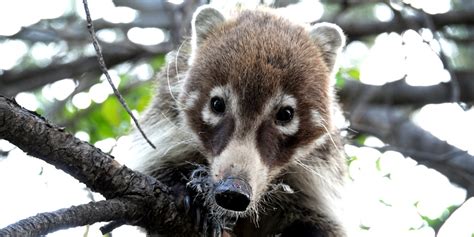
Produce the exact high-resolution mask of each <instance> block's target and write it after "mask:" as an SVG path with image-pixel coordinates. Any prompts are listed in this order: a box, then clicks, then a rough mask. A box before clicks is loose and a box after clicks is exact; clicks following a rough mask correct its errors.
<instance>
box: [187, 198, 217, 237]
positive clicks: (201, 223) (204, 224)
mask: <svg viewBox="0 0 474 237" xmlns="http://www.w3.org/2000/svg"><path fill="white" fill-rule="evenodd" d="M192 193H193V191H190V192H189V193H188V194H187V195H185V197H184V198H183V206H184V210H185V213H186V215H188V217H189V218H190V219H191V222H192V224H193V226H194V230H195V231H196V232H199V233H202V236H217V237H220V236H221V235H222V231H223V228H224V227H223V225H222V224H221V223H222V222H221V221H219V220H218V219H217V218H216V217H214V216H213V215H212V214H211V212H210V211H209V208H208V207H207V206H206V205H205V204H204V203H205V202H204V200H203V199H202V196H195V195H192Z"/></svg>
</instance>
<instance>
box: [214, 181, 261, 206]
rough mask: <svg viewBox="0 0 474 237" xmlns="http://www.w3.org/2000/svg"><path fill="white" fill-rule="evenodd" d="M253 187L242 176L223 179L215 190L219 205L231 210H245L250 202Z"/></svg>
mask: <svg viewBox="0 0 474 237" xmlns="http://www.w3.org/2000/svg"><path fill="white" fill-rule="evenodd" d="M251 196H252V188H251V187H250V185H249V183H248V182H247V181H245V180H243V179H241V178H236V177H228V178H225V179H223V180H222V181H221V182H219V184H218V185H217V186H216V188H215V190H214V198H215V200H216V203H217V205H219V206H221V207H222V208H225V209H228V210H231V211H245V210H246V209H247V207H248V206H249V204H250V199H251Z"/></svg>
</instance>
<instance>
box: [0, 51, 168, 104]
mask: <svg viewBox="0 0 474 237" xmlns="http://www.w3.org/2000/svg"><path fill="white" fill-rule="evenodd" d="M172 48H173V45H172V44H171V43H169V42H165V43H162V44H160V45H157V46H156V47H153V48H144V47H141V48H138V47H136V48H127V47H124V46H122V47H119V46H118V45H107V46H106V47H104V60H105V62H106V63H107V65H109V66H110V67H112V66H114V65H117V64H119V63H122V62H125V61H129V60H132V59H135V58H139V57H142V58H143V57H147V56H150V55H155V54H159V53H166V52H169V51H171V50H172ZM84 72H97V73H98V72H100V70H99V66H98V65H97V58H96V57H95V56H90V57H86V58H80V59H77V60H76V61H73V62H70V63H65V64H56V65H50V66H48V67H45V68H38V69H30V70H25V71H22V72H19V73H14V72H8V71H7V72H5V73H4V74H3V75H1V76H0V95H4V96H14V95H15V94H17V93H19V92H22V91H29V90H34V89H38V88H40V87H42V86H44V85H46V84H48V83H52V82H55V81H58V80H61V79H64V78H74V77H78V76H79V75H81V74H83V73H84Z"/></svg>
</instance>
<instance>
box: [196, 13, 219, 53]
mask: <svg viewBox="0 0 474 237" xmlns="http://www.w3.org/2000/svg"><path fill="white" fill-rule="evenodd" d="M224 21H225V18H224V16H223V15H222V13H220V12H219V11H218V10H216V9H214V8H212V7H209V6H203V7H200V8H198V9H197V10H196V12H195V13H194V16H193V20H192V22H191V25H192V32H193V33H192V54H194V53H195V51H196V50H197V48H198V47H199V45H200V44H201V43H202V42H203V41H204V40H205V39H206V38H207V37H208V35H209V33H210V32H212V30H213V29H215V28H216V27H217V26H218V25H220V24H222V23H223V22H224Z"/></svg>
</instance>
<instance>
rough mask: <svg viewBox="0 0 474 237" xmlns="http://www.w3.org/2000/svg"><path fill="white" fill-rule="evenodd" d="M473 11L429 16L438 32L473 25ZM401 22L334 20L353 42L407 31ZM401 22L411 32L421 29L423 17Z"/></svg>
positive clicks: (398, 20)
mask: <svg viewBox="0 0 474 237" xmlns="http://www.w3.org/2000/svg"><path fill="white" fill-rule="evenodd" d="M473 15H474V9H465V10H457V11H449V12H447V13H442V14H435V15H431V17H432V20H433V24H434V28H435V29H437V30H439V29H441V28H442V27H444V26H447V25H458V24H463V25H474V17H472V16H473ZM401 21H402V20H401V19H399V18H396V17H395V18H393V19H392V20H391V21H388V22H381V21H368V22H361V21H354V20H336V22H335V23H336V24H338V25H339V26H341V28H342V29H343V30H344V33H346V34H347V35H348V37H349V39H351V40H354V39H357V38H360V37H364V36H369V35H375V34H380V33H383V32H397V33H401V32H403V31H405V30H407V27H406V26H405V24H404V23H403V22H401ZM403 21H405V22H407V23H409V25H410V28H411V29H413V30H418V29H421V28H422V27H423V26H424V24H423V21H424V19H423V17H421V16H419V15H417V16H409V17H406V18H404V19H403Z"/></svg>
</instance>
